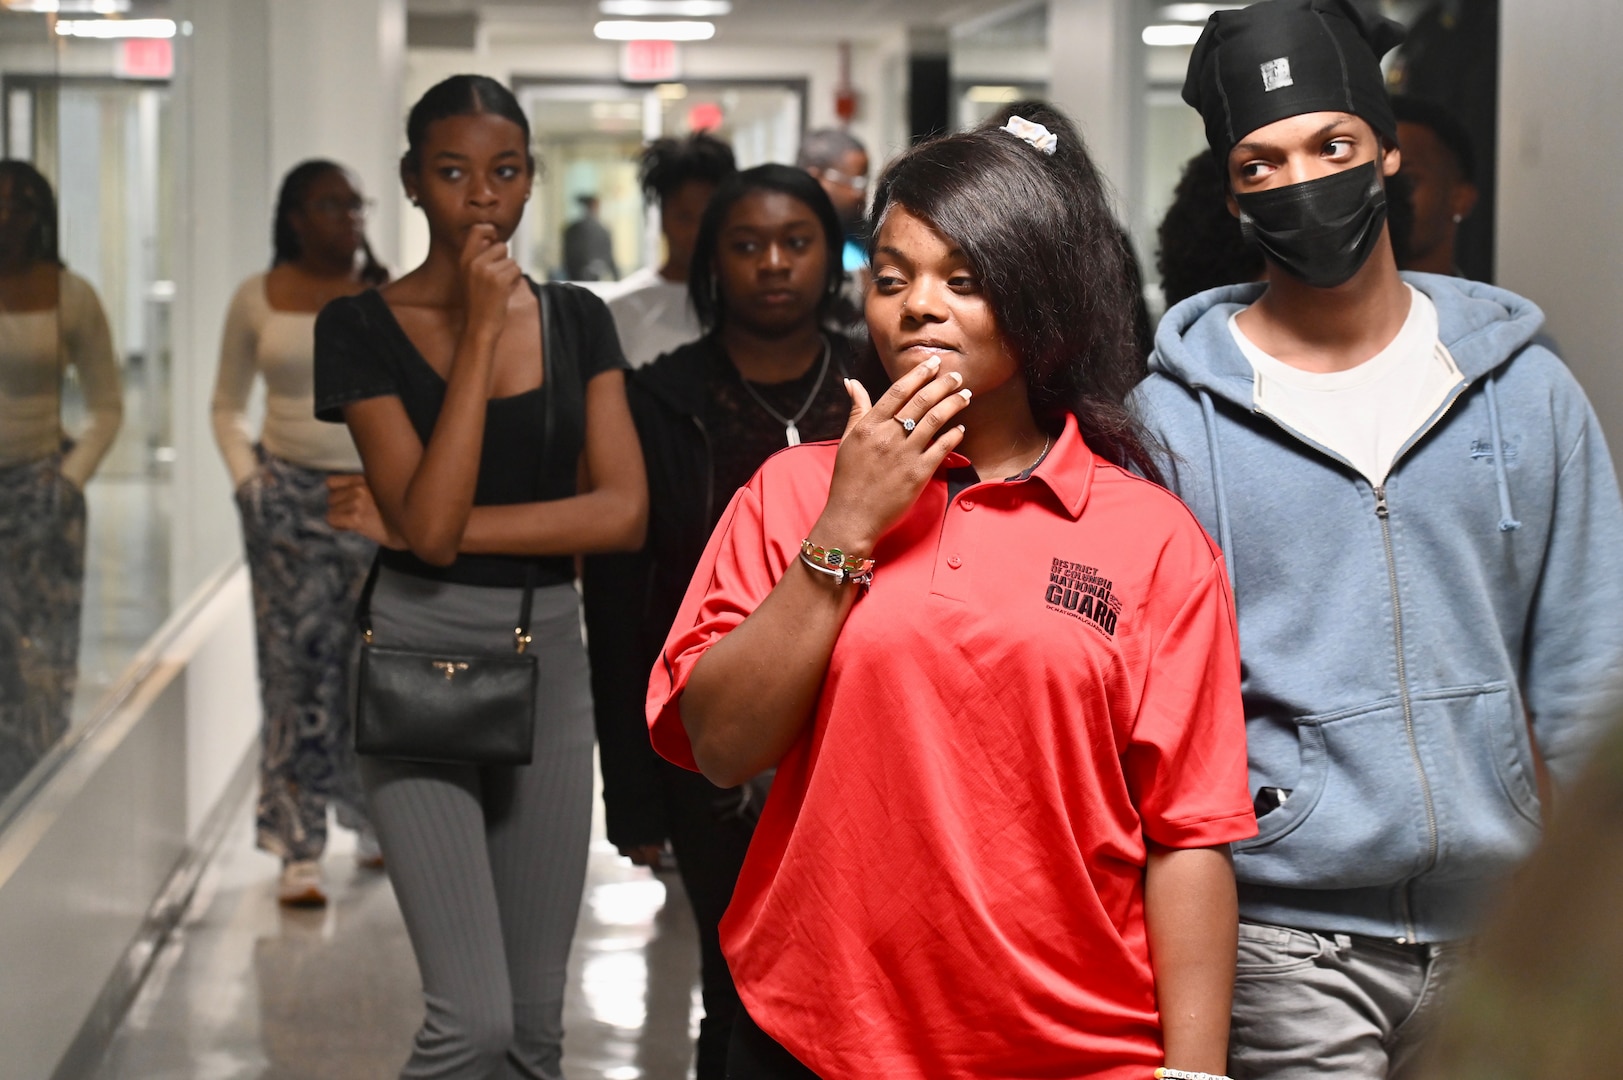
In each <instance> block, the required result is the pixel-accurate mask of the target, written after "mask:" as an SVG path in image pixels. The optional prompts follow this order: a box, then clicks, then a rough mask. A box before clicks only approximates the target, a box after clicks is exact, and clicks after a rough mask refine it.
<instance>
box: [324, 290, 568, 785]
mask: <svg viewBox="0 0 1623 1080" xmlns="http://www.w3.org/2000/svg"><path fill="white" fill-rule="evenodd" d="M536 295H537V298H538V300H539V302H540V307H541V335H542V349H541V354H542V355H541V368H542V393H541V398H542V412H543V415H542V420H541V422H542V429H541V431H542V435H541V467H542V468H544V467H545V465H546V462H547V461H548V459H549V458H550V456H551V453H552V449H553V428H554V414H555V412H556V404H555V403H556V402H557V400H558V398H559V396H560V387H559V385H558V383H557V381H556V380H557V378H558V376H559V369H560V368H561V367H562V368H567V367H569V366H570V365H569V364H568V363H567V358H565V357H562V356H561V355H560V354H559V347H558V335H557V333H556V332H555V330H554V328H553V311H552V304H551V303H550V298H549V297H548V295H547V289H546V288H545V287H544V286H543V287H541V288H538V289H537V290H536ZM537 472H538V476H537V481H536V487H537V497H539V495H540V490H539V489H540V478H539V470H537ZM379 566H380V563H379V562H378V560H376V559H374V560H373V562H372V569H371V572H370V573H368V574H367V577H366V585H365V586H364V587H363V588H362V589H361V598H360V601H359V603H358V604H357V605H356V610H355V621H356V623H357V625H358V626H359V627H360V630H361V659H360V665H359V668H358V669H357V674H356V695H355V752H356V753H357V754H365V755H370V756H373V757H387V758H400V759H404V760H408V761H430V762H443V763H448V764H462V765H528V764H529V763H530V759H531V756H532V754H533V752H534V746H535V706H536V693H537V686H538V682H539V671H538V669H537V667H536V658H535V657H534V656H532V655H530V654H529V653H528V652H527V651H526V650H527V649H528V648H529V644H530V609H531V606H532V604H533V602H534V600H535V567H534V566H533V565H532V566H530V567H529V568H528V569H527V570H526V571H525V573H524V601H523V604H522V606H521V607H520V608H519V615H518V624H517V626H516V627H515V628H514V630H513V651H512V652H511V653H458V652H453V651H450V650H443V651H439V650H427V649H406V648H396V647H393V646H386V645H377V644H374V643H373V641H372V590H373V588H374V587H375V586H376V585H377V581H378V568H379Z"/></svg>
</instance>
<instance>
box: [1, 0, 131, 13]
mask: <svg viewBox="0 0 1623 1080" xmlns="http://www.w3.org/2000/svg"><path fill="white" fill-rule="evenodd" d="M4 3H5V7H6V10H7V11H35V12H41V13H44V14H58V13H65V14H77V13H80V12H83V13H85V14H96V15H116V14H118V13H119V12H123V11H128V10H130V0H4Z"/></svg>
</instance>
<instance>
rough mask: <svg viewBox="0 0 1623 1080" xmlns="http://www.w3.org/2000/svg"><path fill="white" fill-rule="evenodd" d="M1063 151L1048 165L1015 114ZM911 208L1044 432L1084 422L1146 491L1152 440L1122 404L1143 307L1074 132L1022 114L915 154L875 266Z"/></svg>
mask: <svg viewBox="0 0 1623 1080" xmlns="http://www.w3.org/2000/svg"><path fill="white" fill-rule="evenodd" d="M1017 109H1018V110H1023V111H1018V113H1017V115H1019V116H1021V117H1023V118H1025V119H1027V120H1030V121H1032V122H1034V123H1038V124H1041V125H1043V126H1044V127H1046V128H1047V129H1048V130H1049V131H1050V132H1052V133H1053V134H1054V135H1055V136H1057V138H1058V145H1057V147H1056V149H1055V152H1054V153H1053V154H1051V155H1050V154H1044V153H1043V152H1041V151H1039V150H1037V149H1036V148H1034V147H1032V146H1031V145H1029V144H1028V143H1026V142H1025V141H1024V140H1023V139H1021V138H1019V137H1017V136H1015V135H1011V134H1009V133H1008V132H1006V131H1003V130H1001V125H1002V124H1004V123H1006V122H1007V119H1008V116H1009V115H1010V114H1013V113H1016V110H1017ZM893 206H904V207H906V208H907V209H908V211H909V212H911V213H912V214H914V215H916V216H918V217H919V218H921V219H923V220H924V221H926V222H928V223H929V224H930V225H931V226H932V227H933V228H934V229H935V230H936V231H937V232H939V233H941V234H942V235H943V236H946V237H948V238H949V239H951V240H952V242H953V243H955V244H956V245H957V246H958V247H959V249H960V250H962V251H963V252H964V254H965V256H966V257H967V258H968V259H969V262H970V264H971V265H972V266H973V267H974V268H975V271H976V273H977V274H978V275H979V277H980V281H981V286H982V288H984V289H985V290H986V297H987V301H988V303H989V304H990V305H991V308H992V313H993V316H994V317H995V318H996V320H997V326H998V329H999V331H1000V332H1001V334H1002V336H1003V339H1004V342H1005V343H1006V344H1007V345H1008V346H1009V348H1010V350H1011V351H1012V352H1013V353H1014V355H1015V356H1016V357H1018V359H1019V362H1020V366H1021V368H1022V370H1023V371H1024V373H1025V377H1026V393H1027V396H1028V399H1029V401H1030V403H1031V410H1032V413H1033V414H1034V415H1035V416H1036V417H1037V419H1038V421H1039V423H1042V424H1044V425H1046V426H1048V427H1050V428H1053V427H1054V426H1056V425H1057V424H1059V422H1060V421H1061V418H1062V417H1063V416H1064V414H1065V413H1067V412H1069V413H1070V414H1071V415H1073V416H1075V417H1076V420H1077V426H1078V428H1079V429H1080V431H1081V433H1082V437H1083V438H1084V439H1085V440H1086V441H1087V443H1088V446H1089V447H1090V448H1091V449H1092V450H1093V451H1094V453H1096V454H1098V455H1099V456H1100V457H1103V458H1104V459H1105V460H1107V461H1110V462H1114V463H1115V464H1117V465H1121V466H1123V467H1125V468H1131V469H1134V470H1136V471H1138V472H1139V473H1141V474H1142V475H1144V476H1147V477H1149V478H1150V479H1152V480H1156V481H1159V480H1160V470H1159V469H1158V468H1157V467H1156V463H1155V458H1154V457H1153V456H1152V454H1151V452H1150V446H1151V442H1150V438H1149V436H1148V434H1147V433H1146V432H1145V430H1144V428H1143V426H1142V424H1140V423H1139V421H1138V419H1137V418H1136V417H1135V416H1134V415H1133V413H1132V412H1131V411H1129V410H1128V408H1127V407H1126V405H1125V401H1126V398H1127V395H1128V394H1129V393H1130V392H1131V391H1132V389H1133V387H1135V386H1137V385H1138V383H1139V381H1140V380H1141V379H1143V377H1144V374H1145V364H1144V360H1145V358H1144V354H1143V353H1142V352H1141V351H1140V346H1139V340H1138V337H1139V335H1138V331H1137V329H1136V327H1135V321H1136V311H1137V308H1138V306H1139V305H1140V304H1142V302H1143V297H1142V295H1141V294H1140V291H1139V290H1138V289H1137V288H1135V287H1134V285H1133V277H1134V275H1133V274H1132V272H1131V269H1130V267H1129V263H1128V257H1129V256H1128V251H1127V245H1126V242H1125V239H1124V234H1123V232H1122V229H1121V226H1120V224H1119V223H1118V222H1117V221H1116V219H1115V216H1114V215H1113V214H1112V212H1111V208H1110V200H1109V196H1108V192H1107V189H1106V187H1105V183H1104V180H1103V178H1102V177H1101V176H1100V175H1099V171H1098V169H1097V168H1096V167H1095V166H1094V164H1093V160H1092V158H1091V157H1090V156H1089V155H1088V152H1087V148H1086V146H1085V145H1084V144H1083V142H1082V139H1081V136H1080V135H1078V134H1077V131H1076V128H1075V126H1074V125H1073V124H1072V123H1071V121H1070V120H1069V119H1068V118H1067V117H1066V116H1065V115H1064V114H1063V113H1061V112H1059V111H1058V110H1057V109H1055V108H1054V107H1053V106H1051V105H1047V104H1045V103H1042V102H1020V103H1018V105H1017V106H1010V107H1009V108H1007V109H1005V110H1002V112H1001V113H1000V114H999V115H995V116H994V117H993V118H992V119H990V120H988V121H987V122H986V123H985V124H983V125H982V126H981V127H979V128H977V129H975V130H973V131H969V132H964V133H962V134H958V135H948V136H944V137H942V138H938V139H934V140H931V141H929V142H924V143H920V144H919V145H917V146H915V147H913V148H912V149H911V150H909V151H907V152H906V153H905V154H903V155H902V156H901V157H899V158H897V159H896V160H895V161H894V162H892V163H891V164H890V166H889V167H887V168H886V169H885V172H884V175H883V176H882V177H880V180H879V187H878V190H877V191H876V192H875V195H874V203H873V211H872V221H873V227H872V228H871V230H870V232H869V236H870V237H871V239H870V240H869V246H870V255H871V254H872V247H873V245H874V244H876V243H877V242H878V236H879V231H880V228H881V227H882V226H883V224H884V220H885V215H886V214H887V213H888V212H889V210H890V209H891V207H893Z"/></svg>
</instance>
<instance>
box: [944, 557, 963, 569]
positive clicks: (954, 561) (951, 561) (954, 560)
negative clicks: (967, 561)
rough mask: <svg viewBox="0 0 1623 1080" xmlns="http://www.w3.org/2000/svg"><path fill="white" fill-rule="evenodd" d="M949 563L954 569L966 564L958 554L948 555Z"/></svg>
mask: <svg viewBox="0 0 1623 1080" xmlns="http://www.w3.org/2000/svg"><path fill="white" fill-rule="evenodd" d="M947 565H948V566H950V567H952V568H953V569H954V570H956V569H958V568H959V567H960V566H962V565H964V560H962V559H960V558H959V557H958V556H956V555H948V556H947Z"/></svg>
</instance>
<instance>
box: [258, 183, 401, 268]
mask: <svg viewBox="0 0 1623 1080" xmlns="http://www.w3.org/2000/svg"><path fill="white" fill-rule="evenodd" d="M329 173H341V174H343V175H345V176H348V175H349V170H347V169H345V168H344V167H343V166H342V165H340V164H338V162H336V161H328V160H326V159H325V158H311V159H310V160H308V161H301V162H299V163H298V164H297V165H295V166H293V168H291V169H289V170H288V173H287V175H286V176H284V177H282V187H281V190H279V191H278V192H277V193H276V219H275V221H274V222H273V223H272V225H271V244H272V250H273V251H274V254H273V255H272V256H271V266H273V267H275V266H280V265H282V264H283V263H285V262H296V261H298V259H299V257H300V256H301V255H303V254H304V248H303V245H301V244H300V243H299V234H298V232H297V231H295V230H294V228H293V221H292V217H293V211H295V210H300V209H304V207H305V202H306V201H307V200H308V199H309V197H310V185H311V184H313V183H315V182H316V180H318V179H319V178H321V177H323V176H326V175H328V174H329ZM361 255H362V257H363V258H364V259H365V261H364V262H363V263H362V264H361V280H362V281H364V282H366V283H367V284H368V285H381V284H383V283H384V282H385V281H388V280H389V268H388V267H386V266H384V265H383V264H382V263H380V262H378V260H377V256H375V255H373V254H372V245H371V243H369V242H368V241H367V239H366V236H365V234H364V233H363V234H362V236H361Z"/></svg>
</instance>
